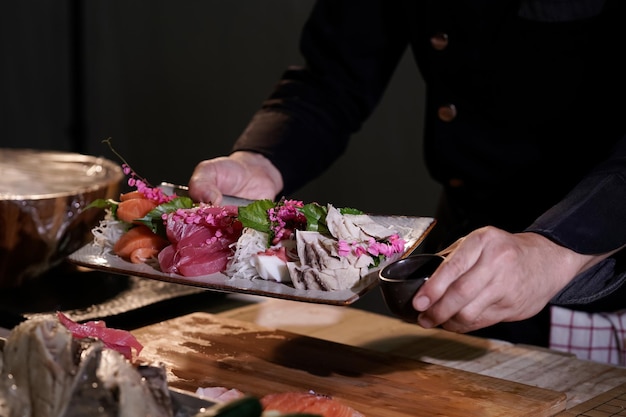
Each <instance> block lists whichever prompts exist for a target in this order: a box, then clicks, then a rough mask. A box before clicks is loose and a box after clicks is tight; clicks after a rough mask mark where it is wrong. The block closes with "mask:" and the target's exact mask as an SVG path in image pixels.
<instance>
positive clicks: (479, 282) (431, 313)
mask: <svg viewBox="0 0 626 417" xmlns="http://www.w3.org/2000/svg"><path fill="white" fill-rule="evenodd" d="M476 257H477V255H475V254H474V253H472V252H468V253H467V254H465V255H464V254H463V253H461V254H460V255H459V254H457V253H455V254H454V255H451V256H449V257H448V258H446V260H444V262H443V263H442V264H441V265H440V267H439V268H438V269H437V271H435V273H434V274H433V275H432V276H431V277H430V279H429V280H428V281H427V282H426V283H425V284H424V285H423V286H422V288H421V289H420V291H419V292H418V293H417V294H416V297H415V298H414V300H413V301H414V304H413V306H414V307H415V308H416V310H418V311H422V312H423V313H422V314H420V316H419V318H418V323H419V324H420V325H421V326H422V327H426V328H430V327H435V326H439V325H441V324H443V323H446V322H448V321H449V320H451V319H452V318H454V317H457V318H460V319H462V320H463V321H467V320H469V321H473V320H474V317H476V316H478V315H479V314H480V313H481V312H482V310H483V307H482V305H481V304H480V303H481V302H483V301H484V298H485V297H484V296H483V297H480V290H481V288H483V287H484V286H486V282H485V280H488V277H486V276H483V275H477V274H476V273H475V266H474V265H475V263H476Z"/></svg>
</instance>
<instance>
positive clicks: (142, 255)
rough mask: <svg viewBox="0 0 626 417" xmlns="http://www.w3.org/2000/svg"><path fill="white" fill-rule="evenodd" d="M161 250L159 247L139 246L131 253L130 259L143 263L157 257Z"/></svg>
mask: <svg viewBox="0 0 626 417" xmlns="http://www.w3.org/2000/svg"><path fill="white" fill-rule="evenodd" d="M159 252H160V250H159V249H157V248H137V249H135V250H134V251H132V252H131V254H130V257H129V258H130V261H131V262H132V263H134V264H143V263H146V262H147V261H149V260H150V259H157V256H158V255H159Z"/></svg>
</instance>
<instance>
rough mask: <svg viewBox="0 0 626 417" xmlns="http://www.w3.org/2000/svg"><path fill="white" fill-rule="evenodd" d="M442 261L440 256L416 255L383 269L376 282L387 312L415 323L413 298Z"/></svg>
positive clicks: (416, 314)
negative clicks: (378, 283)
mask: <svg viewBox="0 0 626 417" xmlns="http://www.w3.org/2000/svg"><path fill="white" fill-rule="evenodd" d="M443 259H444V258H443V256H441V255H432V254H418V255H411V256H409V257H407V258H404V259H400V260H397V261H395V262H393V263H390V264H389V265H387V266H386V267H384V268H383V269H382V270H381V271H380V273H379V275H378V280H379V282H380V290H381V292H382V294H383V299H384V300H385V304H386V305H387V308H388V309H389V311H391V312H392V313H393V314H394V315H396V316H398V317H400V318H401V319H403V320H405V321H408V322H412V323H416V322H417V316H418V315H419V312H418V311H417V310H415V309H414V308H413V296H414V295H415V293H416V292H417V290H419V289H420V287H421V286H422V285H423V284H424V282H426V280H427V279H428V278H429V277H430V276H431V275H432V273H433V272H435V270H436V269H437V267H438V266H439V265H440V264H441V262H442V261H443Z"/></svg>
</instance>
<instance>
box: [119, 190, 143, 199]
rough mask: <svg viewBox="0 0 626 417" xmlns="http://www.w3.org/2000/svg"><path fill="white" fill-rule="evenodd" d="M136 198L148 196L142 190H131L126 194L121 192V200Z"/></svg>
mask: <svg viewBox="0 0 626 417" xmlns="http://www.w3.org/2000/svg"><path fill="white" fill-rule="evenodd" d="M134 198H146V197H145V196H144V195H143V193H142V192H141V191H138V190H135V191H129V192H127V193H124V194H120V201H126V200H132V199H134Z"/></svg>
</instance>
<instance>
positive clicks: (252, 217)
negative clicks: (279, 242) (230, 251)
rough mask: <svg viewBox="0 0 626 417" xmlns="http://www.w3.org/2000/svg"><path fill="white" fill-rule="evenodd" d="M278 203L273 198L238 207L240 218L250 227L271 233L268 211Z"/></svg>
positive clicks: (242, 222)
mask: <svg viewBox="0 0 626 417" xmlns="http://www.w3.org/2000/svg"><path fill="white" fill-rule="evenodd" d="M275 205H276V203H274V202H273V201H272V200H257V201H254V202H252V203H250V204H248V205H247V206H241V207H239V209H238V218H239V221H240V222H241V224H242V225H243V226H244V227H250V228H252V229H254V230H258V231H259V232H265V233H270V231H271V230H270V220H269V218H268V216H267V211H268V210H269V209H271V208H272V207H274V206H275Z"/></svg>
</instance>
